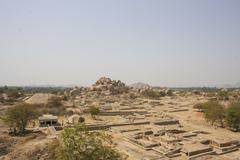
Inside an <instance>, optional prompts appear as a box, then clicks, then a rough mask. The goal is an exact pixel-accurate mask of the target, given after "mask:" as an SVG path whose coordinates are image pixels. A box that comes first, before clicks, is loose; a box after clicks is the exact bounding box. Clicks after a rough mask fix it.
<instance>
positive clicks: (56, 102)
mask: <svg viewBox="0 0 240 160" xmlns="http://www.w3.org/2000/svg"><path fill="white" fill-rule="evenodd" d="M61 100H62V99H61V98H60V97H58V96H52V97H50V98H49V99H48V103H47V107H60V106H62V102H61Z"/></svg>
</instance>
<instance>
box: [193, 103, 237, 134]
mask: <svg viewBox="0 0 240 160" xmlns="http://www.w3.org/2000/svg"><path fill="white" fill-rule="evenodd" d="M194 108H195V109H198V110H201V111H203V112H204V117H205V119H206V121H207V122H209V123H211V124H212V125H214V124H217V125H220V126H221V127H224V126H227V127H229V128H230V129H233V130H235V131H239V129H240V102H234V103H231V104H230V105H229V106H228V107H227V108H225V107H224V106H223V105H222V104H220V103H219V102H217V101H209V102H206V103H198V104H196V105H195V106H194Z"/></svg>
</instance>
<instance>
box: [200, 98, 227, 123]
mask: <svg viewBox="0 0 240 160" xmlns="http://www.w3.org/2000/svg"><path fill="white" fill-rule="evenodd" d="M203 107H204V115H205V119H206V120H207V122H210V123H211V124H212V125H213V124H214V123H218V124H220V125H221V127H223V126H224V119H225V117H226V110H225V108H224V106H223V105H222V104H220V103H219V102H217V101H210V102H206V103H204V106H203Z"/></svg>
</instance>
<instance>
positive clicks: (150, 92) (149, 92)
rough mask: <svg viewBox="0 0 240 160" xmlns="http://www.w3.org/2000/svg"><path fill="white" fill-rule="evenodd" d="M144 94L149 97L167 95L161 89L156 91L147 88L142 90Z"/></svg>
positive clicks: (155, 97)
mask: <svg viewBox="0 0 240 160" xmlns="http://www.w3.org/2000/svg"><path fill="white" fill-rule="evenodd" d="M142 95H143V96H144V97H147V98H153V99H158V98H159V97H164V96H166V93H165V92H163V91H161V92H159V91H155V90H153V89H146V90H144V91H143V92H142Z"/></svg>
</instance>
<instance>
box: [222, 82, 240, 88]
mask: <svg viewBox="0 0 240 160" xmlns="http://www.w3.org/2000/svg"><path fill="white" fill-rule="evenodd" d="M218 87H219V88H240V82H239V83H236V84H225V85H222V86H218Z"/></svg>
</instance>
